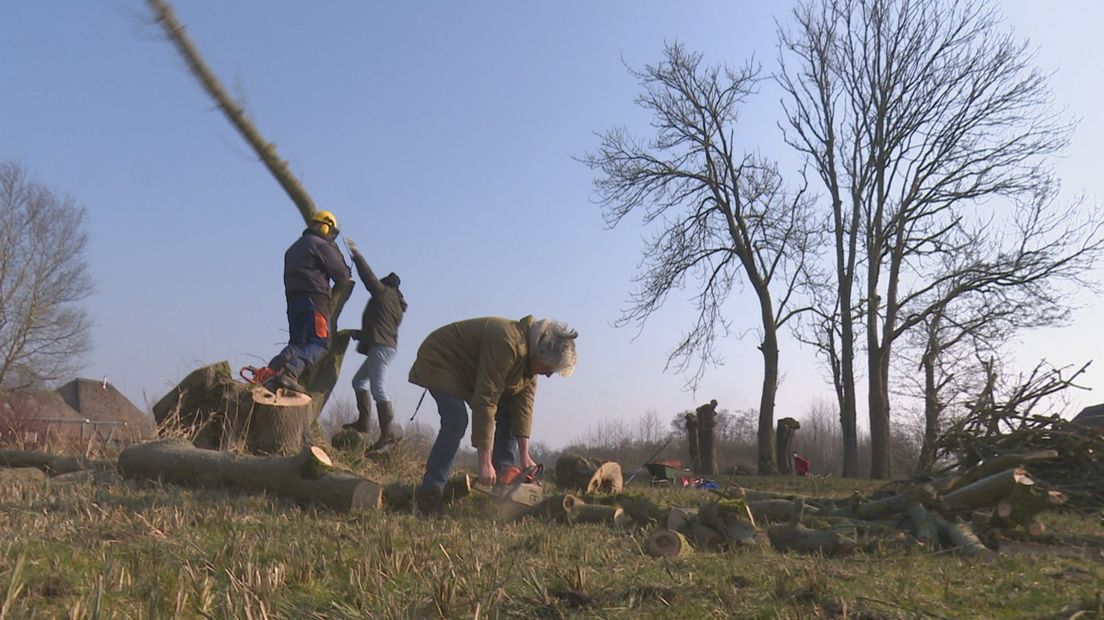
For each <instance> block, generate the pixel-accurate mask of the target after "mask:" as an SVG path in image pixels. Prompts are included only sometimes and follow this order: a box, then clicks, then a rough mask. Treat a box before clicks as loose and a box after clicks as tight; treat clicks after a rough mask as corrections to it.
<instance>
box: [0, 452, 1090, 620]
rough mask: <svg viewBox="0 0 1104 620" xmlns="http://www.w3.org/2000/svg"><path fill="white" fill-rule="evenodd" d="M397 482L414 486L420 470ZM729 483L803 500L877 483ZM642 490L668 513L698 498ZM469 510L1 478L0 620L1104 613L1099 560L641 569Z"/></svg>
mask: <svg viewBox="0 0 1104 620" xmlns="http://www.w3.org/2000/svg"><path fill="white" fill-rule="evenodd" d="M358 467H359V468H361V469H362V470H363V471H365V472H366V473H367V474H369V475H375V476H379V475H380V473H381V472H380V471H379V469H378V466H374V465H370V464H365V463H361V464H359V465H358ZM373 468H375V469H373ZM399 471H401V473H402V476H403V477H404V478H406V479H410V480H413V479H414V477H415V476H416V471H417V467H416V466H409V465H403V466H402V467H401V468H400V469H399ZM740 482H741V483H742V484H745V485H746V486H749V487H754V488H761V489H770V490H781V491H785V492H800V493H804V494H807V495H814V496H838V495H846V494H848V493H850V492H851V491H853V490H855V489H859V490H861V491H864V492H868V491H870V490H872V489H874V488H876V487H877V486H878V485H877V484H876V483H871V482H868V481H852V480H840V479H831V478H827V479H824V478H822V479H795V478H744V479H741V480H740ZM640 488H641V489H645V490H647V492H650V493H652V492H654V494H655V495H656V497H657V499H659V500H660V501H662V502H664V503H671V504H676V505H686V506H694V505H696V504H697V503H699V502H700V501H701V500H702V499H704V498H705V496H706V494H705V493H703V492H701V491H696V490H685V489H657V490H654V491H653V490H650V489H648V487H646V486H645V487H640ZM479 503H480V500H479V499H478V498H474V497H473V498H470V499H469V500H468V501H466V502H465V503H464V504H462V505H461V506H459V507H458V508H457V509H456V510H455V511H454V513H453V515H452V516H451V517H450V518H448V519H444V520H425V519H421V518H417V517H414V516H411V515H408V514H395V513H391V512H386V511H385V512H372V513H362V514H353V515H348V514H344V515H343V514H335V513H332V512H327V511H318V510H315V509H311V508H302V507H298V506H295V505H292V504H290V503H287V502H284V501H280V500H276V499H272V498H266V497H260V496H242V495H234V494H231V493H227V492H223V491H217V490H188V489H180V488H175V487H168V486H161V485H156V484H140V483H135V482H130V481H124V480H118V479H115V480H107V481H103V480H101V481H100V482H95V481H93V480H91V479H90V478H89V477H84V478H83V479H81V480H77V481H75V482H63V481H59V480H51V481H48V482H46V483H41V482H39V483H18V482H10V481H8V482H3V483H0V541H3V542H0V597H3V599H2V600H0V618H26V617H32V616H33V617H37V618H58V617H61V618H64V617H70V618H175V617H181V618H194V617H210V618H361V617H375V618H379V617H383V618H400V617H430V618H432V617H476V616H478V617H480V618H493V617H503V618H561V617H588V618H589V617H606V618H640V617H654V618H705V617H736V618H815V617H832V618H842V617H847V618H940V617H948V618H1037V617H1048V616H1052V617H1069V616H1070V615H1071V614H1070V613H1069V612H1067V613H1066V614H1065V615H1064V616H1063V615H1058V614H1059V612H1060V611H1061V610H1062V609H1063V608H1064V607H1066V606H1068V605H1071V604H1074V603H1078V604H1079V606H1080V607H1084V606H1085V605H1084V604H1081V602H1082V601H1088V602H1091V603H1092V605H1093V607H1094V610H1095V611H1092V612H1089V613H1087V614H1084V615H1081V616H1079V617H1081V618H1092V617H1100V610H1099V605H1100V602H1099V597H1100V596H1101V591H1102V590H1104V559H1102V558H1101V557H1100V555H1099V553H1097V555H1096V556H1095V557H1094V556H1092V554H1090V553H1088V552H1086V553H1084V554H1081V555H1080V556H1076V555H1057V554H1048V555H1031V556H1010V557H1001V558H1000V559H998V560H996V561H994V562H991V563H985V562H983V561H981V560H965V559H962V558H959V557H957V556H955V555H953V554H949V553H936V554H928V553H921V552H917V551H900V550H893V549H888V548H887V549H884V550H876V551H874V552H868V553H863V554H859V555H856V556H851V557H847V558H841V559H825V558H820V557H811V556H795V555H784V554H779V553H776V552H774V551H773V550H771V549H770V548H769V547H765V548H760V549H756V550H754V551H748V552H726V553H704V552H702V553H697V554H695V555H694V556H691V557H688V558H682V559H654V558H651V557H648V556H646V555H644V553H643V552H642V551H641V544H642V542H643V540H644V538H645V537H646V535H647V534H648V532H649V529H650V528H644V527H642V528H627V529H624V530H615V529H613V528H610V527H605V526H599V525H573V526H567V525H555V524H547V523H543V522H539V521H532V520H530V521H522V522H520V523H500V522H496V521H494V520H492V519H489V518H487V517H486V516H484V513H483V512H482V511H481V510H480V506H479ZM1096 519H1097V520H1096V521H1094V519H1093V518H1091V517H1087V516H1076V515H1046V520H1047V522H1048V524H1053V526H1054V527H1052V530H1053V529H1056V528H1057V527H1058V526H1061V527H1062V528H1063V531H1070V532H1077V533H1085V534H1097V535H1099V534H1100V526H1099V522H1098V517H1097V518H1096ZM1094 614H1095V616H1094Z"/></svg>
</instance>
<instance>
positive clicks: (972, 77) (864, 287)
mask: <svg viewBox="0 0 1104 620" xmlns="http://www.w3.org/2000/svg"><path fill="white" fill-rule="evenodd" d="M794 18H795V24H796V27H795V28H794V29H793V30H792V31H786V30H783V31H782V32H780V53H779V60H780V63H781V71H780V74H779V83H780V84H781V85H782V87H783V89H784V90H785V93H786V94H785V96H784V105H785V109H786V114H787V119H786V123H785V128H786V139H787V142H788V143H789V144H790V145H791V146H793V147H794V148H795V149H797V150H798V151H799V152H800V153H802V154H803V155H804V156H805V157H806V158H807V160H808V162H809V163H810V164H811V166H812V167H813V169H814V170H816V172H817V174H818V176H819V177H820V180H821V182H822V183H823V185H824V188H825V190H826V194H827V196H828V199H829V200H830V201H831V213H832V223H833V227H834V233H835V242H836V268H837V290H838V292H839V303H840V312H839V313H838V314H839V316H840V317H841V321H842V323H841V327H842V328H843V330H844V331H843V332H842V333H843V339H842V341H841V342H840V346H839V352H840V359H841V364H842V366H843V371H842V379H843V381H844V384H845V388H846V392H847V393H849V394H854V387H853V385H851V386H847V384H848V383H850V384H853V383H854V360H855V353H856V349H857V348H858V338H857V337H856V335H855V333H854V332H853V331H852V332H851V333H850V334H848V333H847V332H846V330H848V329H850V328H851V326H850V322H849V321H847V320H845V319H846V318H847V317H850V316H852V315H853V311H854V309H855V308H860V309H861V310H862V314H863V318H862V324H861V325H862V326H861V328H860V329H861V330H862V331H861V332H860V333H863V334H864V336H865V340H864V344H865V350H866V354H867V360H866V372H867V382H868V392H867V407H868V411H869V416H870V432H871V447H872V456H871V475H872V476H874V477H876V478H885V477H888V476H889V475H890V474H891V472H890V460H889V439H890V401H889V369H890V361H891V358H892V352H893V345H894V341H895V339H897V338H898V337H900V336H901V335H902V333H903V331H902V330H901V329H900V327H901V321H902V319H903V317H904V316H905V315H906V314H908V313H910V312H912V313H913V314H914V316H913V319H914V320H915V319H919V320H922V319H923V316H922V315H920V314H916V313H915V312H914V311H913V310H910V306H911V304H910V300H911V299H913V298H914V297H915V296H916V295H918V294H920V293H918V291H923V290H926V289H927V287H928V286H930V284H931V282H932V279H933V276H935V275H937V272H936V271H934V266H935V263H934V262H933V258H932V257H933V255H935V254H937V253H938V250H939V249H940V247H941V244H942V243H943V240H944V239H945V236H946V235H947V234H948V232H949V231H951V230H954V229H955V228H956V227H958V226H960V225H962V223H963V222H967V221H970V220H971V219H972V218H977V217H978V214H979V213H981V212H983V211H985V210H986V209H994V208H999V206H1000V205H1001V204H1005V202H1006V201H1004V200H1002V199H1010V198H1015V197H1018V196H1020V195H1024V194H1029V193H1030V192H1031V191H1032V190H1033V188H1036V187H1038V186H1041V185H1045V184H1047V183H1049V179H1050V174H1051V173H1050V169H1049V168H1048V166H1047V162H1048V161H1049V159H1048V156H1052V155H1053V154H1055V153H1057V152H1059V151H1060V150H1061V149H1062V148H1064V147H1065V146H1066V144H1067V142H1068V140H1069V136H1070V133H1071V131H1072V125H1071V124H1069V123H1067V122H1064V121H1062V120H1061V119H1060V118H1059V117H1058V115H1057V114H1056V113H1055V111H1054V109H1053V106H1052V97H1051V93H1050V91H1049V89H1048V86H1047V76H1046V75H1045V74H1044V73H1042V72H1041V71H1040V70H1039V69H1038V68H1036V67H1035V66H1034V65H1033V64H1032V55H1031V52H1030V50H1029V49H1028V48H1027V46H1026V43H1024V42H1022V41H1019V40H1017V39H1016V38H1015V37H1014V36H1013V35H1012V34H1011V32H1009V31H1008V29H1006V28H1004V27H1002V25H1001V21H1000V18H999V16H998V15H997V14H996V10H995V8H994V3H992V2H990V1H988V0H808V1H806V2H803V3H801V4H800V5H799V6H798V7H797V8H795V10H794ZM840 405H841V410H842V413H841V415H843V416H845V417H847V418H852V419H853V416H854V408H855V401H854V399H847V398H845V399H844V400H843V401H842V402H841V403H840ZM846 430H847V426H846V425H845V431H846ZM848 457H850V458H853V455H848ZM853 466H854V464H853V463H845V472H854V467H853Z"/></svg>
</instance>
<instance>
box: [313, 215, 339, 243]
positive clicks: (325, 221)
mask: <svg viewBox="0 0 1104 620" xmlns="http://www.w3.org/2000/svg"><path fill="white" fill-rule="evenodd" d="M311 224H318V232H319V233H320V234H321V235H322V236H323V237H329V236H330V233H333V234H334V235H335V236H336V235H337V232H338V228H337V218H336V217H334V214H333V213H330V212H329V211H319V212H318V213H315V214H314V216H313V217H311Z"/></svg>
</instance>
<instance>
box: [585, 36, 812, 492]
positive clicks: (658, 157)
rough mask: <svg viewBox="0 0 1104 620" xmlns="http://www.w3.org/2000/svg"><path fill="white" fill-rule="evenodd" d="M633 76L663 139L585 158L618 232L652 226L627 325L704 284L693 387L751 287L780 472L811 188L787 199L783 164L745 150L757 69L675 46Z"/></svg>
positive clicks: (695, 328)
mask: <svg viewBox="0 0 1104 620" xmlns="http://www.w3.org/2000/svg"><path fill="white" fill-rule="evenodd" d="M630 71H631V73H632V74H633V75H634V76H635V77H637V78H638V79H639V80H640V83H641V86H642V87H643V93H642V94H641V95H640V96H639V97H638V98H637V103H638V104H639V105H640V106H641V107H643V108H644V109H646V110H648V111H649V112H651V113H652V115H653V122H652V125H653V127H654V128H655V129H656V134H655V136H654V137H652V138H651V139H650V140H648V141H641V140H638V139H637V138H636V137H634V136H631V135H630V134H629V133H628V132H627V131H626V130H624V129H614V130H610V131H607V132H605V133H603V134H601V145H600V146H599V148H598V149H597V150H596V151H594V152H590V153H587V155H586V156H585V157H584V158H583V162H584V163H586V164H587V165H588V166H590V167H591V168H592V169H594V170H597V171H600V172H601V173H602V174H601V176H599V177H598V178H596V179H595V182H594V185H595V191H596V194H597V197H598V199H599V201H600V202H601V204H602V205H603V207H604V215H605V217H606V223H607V224H608V225H609V226H611V227H612V226H616V225H617V224H619V223H620V222H621V221H622V220H623V219H624V218H625V217H626V216H628V215H629V214H630V213H633V212H639V213H641V214H642V215H643V220H644V223H645V225H651V226H653V231H654V236H653V237H652V238H651V240H650V242H649V243H648V245H647V247H646V249H645V253H644V261H643V267H642V272H641V273H640V274H639V275H638V277H637V283H638V288H637V289H636V290H635V291H634V293H633V296H632V298H631V306H630V307H629V308H628V309H627V310H626V311H625V312H624V314H623V315H622V317H621V319H620V324H627V323H629V322H638V323H640V324H641V325H642V324H643V323H644V322H645V321H646V320H647V319H648V317H649V316H651V314H652V313H653V312H655V311H656V310H658V309H659V308H660V307H661V306H662V305H663V303H664V301H665V300H666V298H667V295H668V294H669V293H670V292H671V291H672V290H674V289H679V288H682V287H683V286H684V285H685V283H686V280H687V279H688V278H690V279H693V280H695V281H696V283H697V292H696V296H695V301H696V306H697V319H696V321H695V322H694V324H693V325H692V326H691V327H690V329H689V331H688V332H687V333H686V334H685V335H684V336H683V338H682V341H681V342H680V343H679V344H678V345H677V346H676V347H675V349H674V350H673V351H672V352H671V353H670V356H669V358H668V363H669V365H670V364H672V363H673V364H676V366H677V368H678V370H680V371H687V370H688V369H689V368H691V366H693V365H694V364H695V362H696V368H695V370H694V371H693V372H691V373H690V374H691V376H690V379H689V381H688V384H689V385H690V386H691V387H693V386H696V385H697V383H698V381H700V379H701V377H702V376H703V374H704V372H705V371H706V369H707V368H708V367H709V366H712V365H715V364H717V363H719V361H720V360H719V359H718V358H717V356H716V349H715V345H716V342H717V339H718V337H720V336H723V335H727V334H728V331H729V326H730V323H731V322H730V321H729V320H728V317H726V316H725V314H724V302H725V300H726V299H727V298H728V296H729V294H730V293H731V292H732V291H733V289H734V287H736V286H738V285H740V283H742V282H746V283H747V285H749V286H750V287H751V289H752V291H753V292H754V293H755V296H756V298H757V300H758V306H759V317H758V321H757V324H756V331H757V332H758V335H759V350H760V351H761V352H762V355H763V384H762V392H761V395H760V401H759V433H758V454H759V464H758V467H759V471H760V473H770V472H774V471H775V469H776V467H775V462H774V459H775V457H774V428H773V427H774V399H775V393H776V391H777V387H778V378H779V374H778V373H779V366H778V329H779V327H781V326H782V325H783V324H785V323H786V321H787V320H789V319H791V318H792V317H793V316H795V314H796V313H797V312H799V309H798V308H795V307H794V305H795V304H794V293H795V290H796V286H795V283H796V282H797V281H798V280H799V278H800V277H801V274H802V272H803V268H804V266H805V265H806V263H807V261H809V260H811V258H812V257H813V256H814V255H815V249H816V247H817V244H818V242H819V237H818V235H817V233H816V231H815V229H814V228H813V227H812V226H811V225H810V222H811V220H810V202H809V201H808V200H807V199H806V197H805V195H804V192H803V191H802V190H799V191H793V192H791V191H788V190H787V189H786V187H785V184H784V182H783V178H782V175H781V174H780V173H779V171H778V168H777V166H776V165H775V164H774V163H773V162H771V161H768V160H766V159H764V158H763V157H760V156H758V155H755V154H752V153H753V152H754V148H752V147H751V146H749V145H741V144H740V143H739V138H740V136H739V134H738V133H737V121H738V119H739V112H740V106H741V104H743V103H744V102H745V101H746V100H747V99H748V98H749V97H750V96H751V95H752V94H754V92H755V89H756V84H757V82H758V80H759V71H760V69H759V67H758V66H757V65H753V64H748V65H746V66H744V67H742V68H739V69H732V68H729V67H727V66H713V67H705V66H702V59H701V55H700V54H695V53H689V52H687V51H685V50H684V49H683V48H682V46H680V45H678V44H674V45H669V46H668V47H667V48H666V50H665V58H664V60H663V62H661V63H659V64H658V65H655V66H647V67H645V68H644V69H643V70H641V71H633V70H630Z"/></svg>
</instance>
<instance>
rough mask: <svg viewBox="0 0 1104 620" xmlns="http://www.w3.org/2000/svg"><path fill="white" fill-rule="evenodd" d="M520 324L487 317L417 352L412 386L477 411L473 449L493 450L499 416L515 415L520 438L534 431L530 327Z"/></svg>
mask: <svg viewBox="0 0 1104 620" xmlns="http://www.w3.org/2000/svg"><path fill="white" fill-rule="evenodd" d="M532 325H533V317H532V316H527V317H525V318H523V319H521V320H520V321H515V320H512V319H502V318H498V317H482V318H478V319H468V320H466V321H457V322H455V323H450V324H448V325H445V326H444V327H441V328H438V329H436V330H434V331H433V333H431V334H430V335H429V336H426V339H425V340H424V341H423V342H422V346H420V347H419V348H418V357H417V359H415V360H414V366H412V367H411V368H410V382H411V383H413V384H415V385H420V386H422V387H425V388H429V389H431V390H437V391H440V392H445V393H447V394H452V395H453V396H457V397H459V398H463V399H464V401H465V402H467V403H468V405H469V406H470V407H471V410H472V425H471V426H472V435H471V436H472V445H473V446H475V447H476V448H481V449H487V450H489V449H490V448H491V444H493V443H494V431H495V416H496V415H497V414H498V413H499V412H500V411H501V412H502V413H505V414H507V415H509V416H510V431H511V433H512V434H513V435H514V436H515V437H528V436H529V432H530V430H531V429H532V427H533V398H534V396H536V392H537V378H536V376H534V375H533V374H532V370H531V368H530V365H529V328H530V327H531V326H532Z"/></svg>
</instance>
